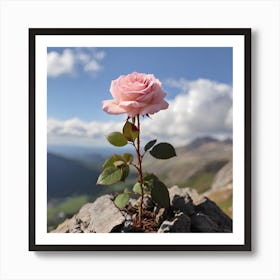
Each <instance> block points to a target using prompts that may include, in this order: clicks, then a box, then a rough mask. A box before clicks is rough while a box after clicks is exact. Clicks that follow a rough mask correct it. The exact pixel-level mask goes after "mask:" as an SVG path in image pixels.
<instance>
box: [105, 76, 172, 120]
mask: <svg viewBox="0 0 280 280" xmlns="http://www.w3.org/2000/svg"><path fill="white" fill-rule="evenodd" d="M110 91H111V94H112V96H113V97H114V99H113V100H104V101H103V110H104V111H105V112H107V113H109V114H124V113H127V114H128V116H129V117H134V116H136V115H138V114H139V115H146V114H154V113H156V112H158V111H160V110H164V109H167V108H168V103H167V102H166V101H165V100H164V99H163V98H164V97H165V96H166V93H165V92H164V91H163V90H162V88H161V82H160V81H159V80H158V79H156V78H155V76H154V75H152V74H143V73H137V72H134V73H131V74H129V75H127V76H120V77H119V78H118V79H116V80H113V81H112V83H111V88H110Z"/></svg>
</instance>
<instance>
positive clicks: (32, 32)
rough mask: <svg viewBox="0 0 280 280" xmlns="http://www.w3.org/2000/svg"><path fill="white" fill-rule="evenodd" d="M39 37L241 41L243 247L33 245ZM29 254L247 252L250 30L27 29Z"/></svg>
mask: <svg viewBox="0 0 280 280" xmlns="http://www.w3.org/2000/svg"><path fill="white" fill-rule="evenodd" d="M41 35H46V36H49V35H53V36H65V35H90V36H94V35H105V36H106V35H139V36H140V35H155V36H156V35H179V36H189V35H194V36H200V35H210V36H211V35H217V36H223V35H229V36H243V37H244V92H245V96H244V104H245V106H244V108H240V110H244V118H245V122H244V151H245V152H244V167H245V170H244V244H237V245H235V244H227V245H210V244H207V245H203V244H187V245H186V244H181V245H139V244H133V245H122V244H121V245H120V244H115V245H106V244H102V245H97V244H94V245H93V244H88V245H80V244H79V245H76V244H68V245H65V244H63V245H62V244H59V245H58V244H38V243H36V211H35V203H36V192H37V189H36V184H35V178H36V141H37V139H36V131H35V129H36V107H35V103H36V71H37V70H38V69H36V67H35V62H36V38H37V36H41ZM29 250H30V251H251V250H252V248H251V29H250V28H177V29H173V28H165V29H155V28H149V29H135V28H134V29H130V28H125V29H115V28H111V29H107V28H104V29H95V28H92V29H91V28H90V29H88V28H84V29H79V28H30V29H29Z"/></svg>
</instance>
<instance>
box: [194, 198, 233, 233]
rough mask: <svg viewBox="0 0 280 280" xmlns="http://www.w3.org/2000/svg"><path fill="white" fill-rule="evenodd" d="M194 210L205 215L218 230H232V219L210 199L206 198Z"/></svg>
mask: <svg viewBox="0 0 280 280" xmlns="http://www.w3.org/2000/svg"><path fill="white" fill-rule="evenodd" d="M196 212H200V213H203V214H204V215H207V216H208V217H209V218H210V219H211V220H212V221H214V222H215V223H216V224H217V225H218V227H219V230H220V231H227V232H232V219H231V218H230V217H228V216H227V215H226V214H225V213H224V212H223V211H222V210H221V209H220V208H219V207H218V206H217V204H216V203H215V202H213V201H212V200H210V199H208V198H207V199H206V200H205V201H204V202H203V203H201V204H199V205H197V206H196Z"/></svg>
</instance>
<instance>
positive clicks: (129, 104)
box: [119, 101, 146, 108]
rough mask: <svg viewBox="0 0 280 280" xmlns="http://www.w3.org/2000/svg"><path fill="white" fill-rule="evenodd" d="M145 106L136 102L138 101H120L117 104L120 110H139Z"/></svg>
mask: <svg viewBox="0 0 280 280" xmlns="http://www.w3.org/2000/svg"><path fill="white" fill-rule="evenodd" d="M145 105H146V103H143V102H138V101H121V102H120V103H119V106H120V107H122V108H124V107H133V108H141V107H143V106H145Z"/></svg>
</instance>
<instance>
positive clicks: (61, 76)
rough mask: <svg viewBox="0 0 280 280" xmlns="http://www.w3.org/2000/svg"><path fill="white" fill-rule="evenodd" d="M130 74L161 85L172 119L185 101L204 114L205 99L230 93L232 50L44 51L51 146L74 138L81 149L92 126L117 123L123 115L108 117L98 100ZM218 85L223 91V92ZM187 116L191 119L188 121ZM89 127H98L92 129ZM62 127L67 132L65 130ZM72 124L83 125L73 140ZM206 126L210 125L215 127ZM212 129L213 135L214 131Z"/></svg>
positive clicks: (67, 49)
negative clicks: (143, 75) (152, 77)
mask: <svg viewBox="0 0 280 280" xmlns="http://www.w3.org/2000/svg"><path fill="white" fill-rule="evenodd" d="M134 71H136V72H141V73H152V74H154V75H155V76H156V77H157V78H158V79H159V80H160V81H161V82H162V83H163V88H164V90H165V92H166V93H167V97H166V99H167V100H168V101H171V103H172V104H173V103H174V104H173V105H172V106H173V107H174V108H173V107H172V108H173V109H172V108H171V109H172V110H173V111H174V112H173V113H174V114H175V113H176V112H177V111H178V105H176V104H177V103H178V100H179V98H181V97H184V96H185V97H186V98H185V99H184V100H185V101H184V102H186V106H188V105H187V104H193V101H195V102H196V103H197V104H198V106H197V110H198V109H199V106H200V105H201V104H202V103H203V106H204V107H203V108H206V109H207V110H208V108H207V103H208V104H210V103H211V102H210V101H211V98H210V99H207V100H205V95H207V94H212V93H211V92H219V93H218V95H217V93H215V94H216V95H217V96H216V95H213V96H214V97H215V98H218V97H219V96H220V97H221V96H224V91H226V92H229V95H230V94H231V87H232V48H221V47H219V48H213V47H211V48H207V47H203V48H198V47H197V48H195V47H194V48H70V47H65V48H48V81H47V86H48V88H47V106H48V119H49V120H50V124H49V127H50V129H49V139H50V142H60V143H63V141H64V142H65V143H66V142H67V141H68V140H69V139H70V138H71V137H72V138H73V137H74V138H75V139H76V140H75V139H74V138H73V139H72V140H71V141H70V142H73V141H74V142H75V141H77V144H79V143H80V144H83V140H82V138H83V135H82V134H83V132H85V131H87V132H85V133H87V137H91V136H92V137H93V138H94V134H90V133H89V132H88V127H89V124H90V123H91V127H92V126H95V127H97V126H98V125H101V126H102V124H105V123H106V122H111V121H112V122H121V121H122V120H123V119H124V118H125V117H124V116H114V115H108V114H107V113H105V112H103V111H102V100H104V99H112V96H111V94H110V92H109V89H110V84H111V81H112V80H113V79H116V78H118V77H119V76H120V75H126V74H129V73H131V72H134ZM222 85H224V86H225V87H226V89H222V90H221V88H222ZM198 91H199V92H198ZM190 92H191V93H192V95H191V94H190ZM195 92H198V93H195ZM203 92H205V93H203ZM191 96H192V97H191ZM190 98H192V100H190ZM177 99H178V100H177ZM176 100H177V101H176ZM200 100H202V101H200ZM176 102H177V103H176ZM199 102H202V103H201V104H200V103H199ZM175 103H176V104H175ZM229 103H230V102H229V101H228V100H227V102H225V104H222V105H221V104H220V105H221V106H226V107H227V108H226V109H227V111H228V110H230V108H228V107H229ZM178 104H179V103H178ZM175 107H176V108H175ZM219 108H220V107H219ZM214 109H215V108H213V110H212V111H213V112H214V113H213V114H214V115H215V117H220V116H216V113H215V110H214ZM176 110H177V111H176ZM186 110H187V107H186ZM219 110H220V109H219ZM222 111H224V110H223V109H222ZM181 113H182V112H181ZM162 114H163V113H162ZM176 114H178V113H176ZM170 117H172V116H170ZM190 117H193V115H192V116H189V118H188V119H191V118H190ZM226 117H227V116H225V118H226ZM69 120H70V122H69ZM71 120H72V122H71ZM74 120H75V121H74ZM67 121H68V122H67ZM197 121H198V120H197V118H196V119H195V121H194V120H193V124H191V123H190V125H189V129H188V131H189V132H186V133H187V134H186V136H188V135H189V136H188V137H187V138H190V133H191V131H190V128H191V126H194V124H195V123H196V122H197ZM92 122H97V123H98V124H96V125H94V124H93V123H92ZM213 122H214V121H213ZM65 123H66V128H65V127H64V128H63V125H65ZM71 125H72V128H73V127H74V128H75V129H76V128H77V127H78V126H81V129H78V128H77V130H76V132H75V133H76V135H75V133H72V135H71V129H70V130H69V126H71ZM209 125H212V126H213V123H211V124H210V123H209ZM198 126H200V124H199V125H198ZM213 127H215V133H216V134H217V133H218V130H219V129H218V127H217V126H215V125H214V126H213ZM201 129H202V128H201ZM59 130H60V132H59V133H58V134H56V135H55V133H56V132H57V131H59ZM62 130H63V131H62ZM204 130H205V127H204ZM220 130H221V131H220V134H221V135H222V134H223V133H224V134H227V133H228V132H226V131H222V129H221V128H220ZM78 131H81V133H80V132H79V133H78ZM227 131H229V130H227ZM201 133H202V132H200V134H201ZM206 133H208V134H211V131H209V132H208V131H207V129H206V130H205V134H206ZM200 134H199V133H198V135H197V136H199V135H200ZM202 134H203V133H202ZM84 135H85V134H84ZM89 135H91V136H89ZM170 135H171V134H170ZM67 137H68V139H67ZM97 142H98V141H97ZM84 143H86V142H84Z"/></svg>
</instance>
